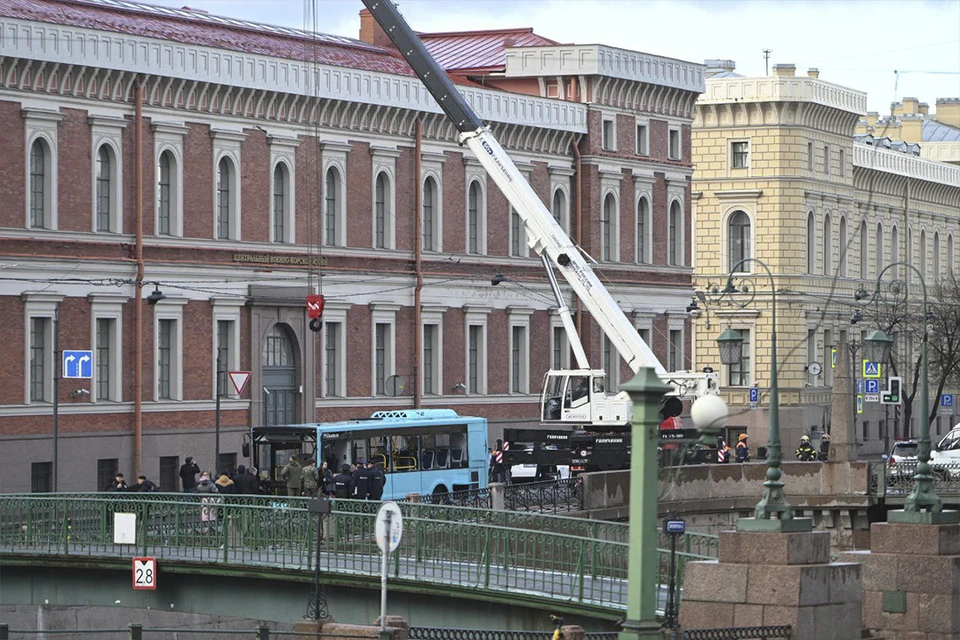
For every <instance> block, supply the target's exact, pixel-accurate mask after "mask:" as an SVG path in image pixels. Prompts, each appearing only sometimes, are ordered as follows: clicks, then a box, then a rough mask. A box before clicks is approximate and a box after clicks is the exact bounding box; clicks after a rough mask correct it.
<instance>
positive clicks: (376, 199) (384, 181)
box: [370, 145, 400, 249]
mask: <svg viewBox="0 0 960 640" xmlns="http://www.w3.org/2000/svg"><path fill="white" fill-rule="evenodd" d="M370 156H371V160H372V165H373V174H372V176H373V238H372V246H373V248H374V249H395V248H396V246H397V243H396V237H397V215H396V189H395V188H394V185H395V184H396V178H395V176H396V174H397V158H398V157H400V152H399V151H398V150H397V149H393V148H388V147H380V146H376V145H372V146H371V147H370Z"/></svg>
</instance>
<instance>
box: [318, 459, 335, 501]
mask: <svg viewBox="0 0 960 640" xmlns="http://www.w3.org/2000/svg"><path fill="white" fill-rule="evenodd" d="M320 490H321V491H322V492H323V495H325V496H332V495H333V493H334V490H335V487H334V483H333V472H332V471H330V465H329V464H327V461H326V460H324V461H323V465H322V466H321V467H320Z"/></svg>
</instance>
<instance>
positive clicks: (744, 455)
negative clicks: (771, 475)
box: [737, 433, 750, 462]
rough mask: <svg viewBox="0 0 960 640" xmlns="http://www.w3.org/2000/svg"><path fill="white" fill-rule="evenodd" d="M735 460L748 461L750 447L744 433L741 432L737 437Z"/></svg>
mask: <svg viewBox="0 0 960 640" xmlns="http://www.w3.org/2000/svg"><path fill="white" fill-rule="evenodd" d="M737 462H750V447H749V446H748V445H747V434H745V433H741V434H740V437H739V438H738V439H737Z"/></svg>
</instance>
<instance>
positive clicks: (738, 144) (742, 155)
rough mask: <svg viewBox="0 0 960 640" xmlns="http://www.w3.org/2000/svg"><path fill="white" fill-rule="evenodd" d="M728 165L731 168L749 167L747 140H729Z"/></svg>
mask: <svg viewBox="0 0 960 640" xmlns="http://www.w3.org/2000/svg"><path fill="white" fill-rule="evenodd" d="M730 167H731V168H732V169H747V168H749V167H750V142H749V141H747V140H733V141H732V142H730Z"/></svg>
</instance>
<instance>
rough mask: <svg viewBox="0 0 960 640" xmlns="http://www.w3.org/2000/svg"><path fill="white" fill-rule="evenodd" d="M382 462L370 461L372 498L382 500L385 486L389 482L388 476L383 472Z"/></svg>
mask: <svg viewBox="0 0 960 640" xmlns="http://www.w3.org/2000/svg"><path fill="white" fill-rule="evenodd" d="M381 465H382V463H380V462H377V463H373V462H371V463H370V468H369V471H370V499H371V500H380V499H381V498H382V497H383V486H384V485H385V484H387V476H386V474H385V473H384V472H383V467H382V466H381Z"/></svg>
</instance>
